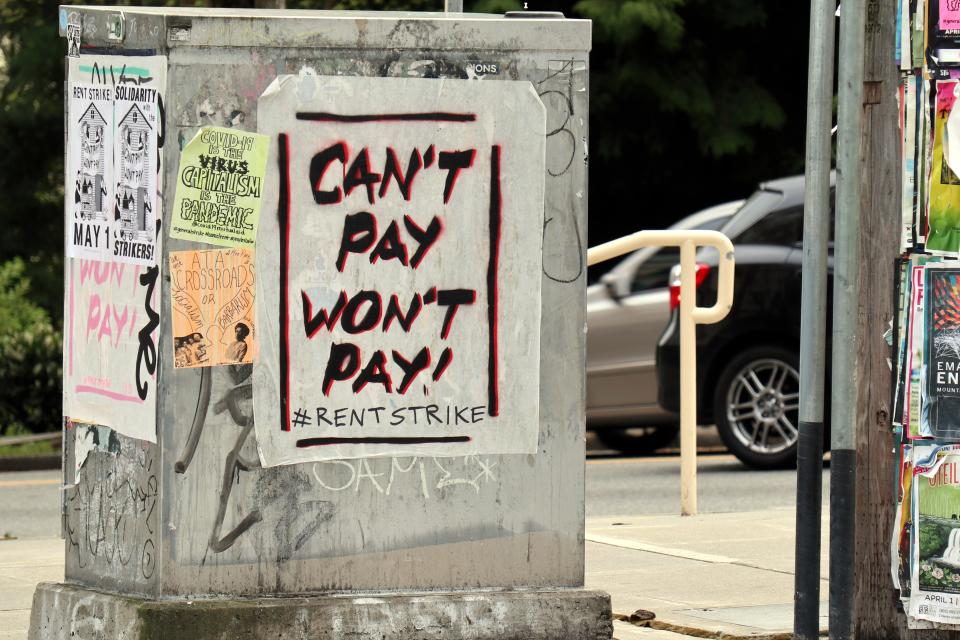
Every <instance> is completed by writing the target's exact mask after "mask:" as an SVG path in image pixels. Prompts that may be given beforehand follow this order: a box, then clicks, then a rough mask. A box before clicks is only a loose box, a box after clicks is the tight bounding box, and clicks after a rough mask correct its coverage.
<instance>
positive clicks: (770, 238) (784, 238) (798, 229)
mask: <svg viewBox="0 0 960 640" xmlns="http://www.w3.org/2000/svg"><path fill="white" fill-rule="evenodd" d="M734 240H735V241H736V242H737V243H739V244H773V245H780V246H791V245H793V244H796V243H797V242H800V241H801V240H803V207H802V206H799V207H790V208H788V209H779V210H777V211H771V212H770V213H769V214H767V215H765V216H764V217H762V218H760V219H759V220H757V221H756V222H755V223H754V224H753V225H752V226H751V227H750V228H749V229H747V230H746V231H744V232H743V233H742V234H740V236H739V237H738V238H734Z"/></svg>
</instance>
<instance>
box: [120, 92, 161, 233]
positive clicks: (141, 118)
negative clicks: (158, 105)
mask: <svg viewBox="0 0 960 640" xmlns="http://www.w3.org/2000/svg"><path fill="white" fill-rule="evenodd" d="M152 134H153V127H152V126H151V125H150V122H149V120H148V118H147V117H146V116H145V115H144V114H143V111H141V110H140V107H139V106H138V105H136V104H135V105H133V106H132V107H130V110H129V111H127V114H126V115H125V116H123V118H122V119H121V120H120V122H119V123H118V126H117V135H119V136H120V138H119V141H120V155H119V159H118V162H119V164H118V166H117V176H118V181H117V203H118V206H119V223H120V235H121V236H122V237H123V238H125V239H127V240H137V239H139V240H148V239H149V237H150V233H151V231H150V229H151V228H152V226H153V211H151V207H150V202H151V200H150V199H149V197H148V196H149V189H150V188H151V184H152V181H151V180H150V175H151V173H150V162H151V157H150V147H151V145H150V144H149V141H150V136H151V135H152Z"/></svg>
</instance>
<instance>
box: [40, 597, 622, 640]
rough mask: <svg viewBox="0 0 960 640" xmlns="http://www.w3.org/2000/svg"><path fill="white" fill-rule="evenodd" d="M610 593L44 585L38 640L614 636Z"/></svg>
mask: <svg viewBox="0 0 960 640" xmlns="http://www.w3.org/2000/svg"><path fill="white" fill-rule="evenodd" d="M612 634H613V623H612V620H611V611H610V596H609V595H607V594H606V593H603V592H601V591H586V590H578V589H569V590H550V591H548V590H538V591H483V592H459V593H457V592H453V593H424V594H370V595H364V596H360V595H343V596H310V597H282V598H249V599H237V600H220V599H204V600H144V599H139V598H131V597H127V596H119V595H114V594H109V593H104V592H101V591H95V590H93V589H87V588H84V587H80V586H77V585H67V584H54V583H41V584H39V585H38V586H37V590H36V592H35V593H34V595H33V611H32V613H31V616H30V634H29V638H30V640H60V639H63V638H70V639H71V640H88V639H90V640H92V639H94V638H96V639H100V638H116V639H117V640H158V639H160V638H177V639H187V638H196V639H198V640H204V639H206V638H231V639H233V640H257V639H260V638H275V639H277V640H293V639H306V638H310V639H311V640H334V639H337V640H348V639H350V640H352V639H357V640H359V639H361V638H364V639H366V638H370V639H374V638H376V639H378V640H379V639H381V638H391V639H396V640H423V639H426V638H429V639H430V640H486V639H488V638H489V639H490V640H493V639H494V638H495V639H497V640H574V639H576V640H582V639H587V640H608V639H609V638H610V637H611V636H612Z"/></svg>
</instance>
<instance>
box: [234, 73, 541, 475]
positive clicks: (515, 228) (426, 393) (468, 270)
mask: <svg viewBox="0 0 960 640" xmlns="http://www.w3.org/2000/svg"><path fill="white" fill-rule="evenodd" d="M257 121H258V124H259V132H260V133H264V134H267V135H269V136H270V145H271V148H270V157H269V159H268V162H267V176H266V179H265V181H264V186H265V188H264V194H265V198H264V203H263V212H262V215H261V222H260V230H259V234H258V236H257V247H258V251H257V294H256V297H257V328H258V330H259V331H260V337H259V343H260V349H261V358H260V361H258V362H256V363H255V364H254V381H253V392H254V412H255V416H256V421H255V424H256V430H257V442H258V446H259V450H260V456H261V459H262V461H263V464H264V465H265V466H274V465H279V464H291V463H296V462H302V461H307V460H331V459H339V458H365V457H375V456H407V455H410V456H421V455H422V456H452V455H468V454H499V453H534V452H536V451H537V444H538V436H539V379H540V353H539V352H540V283H541V277H542V267H543V255H542V236H543V219H544V204H543V203H544V175H545V169H544V166H545V133H546V112H545V109H544V106H543V103H542V102H541V101H540V98H539V97H538V96H537V94H536V92H535V91H534V89H533V87H532V86H531V85H530V83H529V82H510V81H503V82H496V83H481V82H469V81H459V80H444V81H442V82H440V81H435V80H425V79H407V78H358V77H349V78H348V77H318V76H311V75H304V76H283V77H281V78H279V79H278V80H276V81H275V82H274V83H273V84H272V85H271V86H270V87H269V88H268V89H267V90H266V91H265V92H264V94H263V95H262V96H261V97H260V101H259V103H258V118H257Z"/></svg>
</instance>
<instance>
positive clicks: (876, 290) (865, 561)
mask: <svg viewBox="0 0 960 640" xmlns="http://www.w3.org/2000/svg"><path fill="white" fill-rule="evenodd" d="M898 4H899V3H898V0H869V1H868V3H867V21H866V51H865V55H866V57H865V66H864V92H863V102H864V104H863V109H864V119H863V136H864V137H863V153H864V165H863V176H862V180H863V182H862V185H863V186H862V191H861V202H862V216H863V220H862V224H861V228H862V229H863V230H864V233H863V234H862V235H861V237H860V256H861V264H860V283H861V287H860V301H859V309H860V311H859V314H860V318H859V324H858V329H859V330H858V336H859V337H860V343H859V344H858V345H857V351H858V354H859V358H858V360H859V361H860V362H861V363H862V367H863V369H862V371H861V374H860V380H861V384H860V386H859V388H858V391H857V399H856V400H857V454H858V456H857V510H856V563H855V567H854V570H855V573H854V585H855V591H856V611H855V612H854V629H855V634H856V638H857V640H874V639H876V640H888V639H896V638H902V639H923V640H947V639H952V640H957V639H958V638H960V632H948V631H910V630H908V629H907V621H906V616H905V615H904V614H903V613H900V612H898V608H899V603H898V600H897V592H896V590H895V589H894V588H893V583H892V582H891V578H890V536H891V535H892V529H893V518H894V509H895V505H896V495H895V491H896V487H895V486H894V478H895V473H896V464H895V460H894V454H893V446H894V444H893V434H892V431H891V426H890V425H891V405H890V402H891V393H890V385H891V376H892V373H891V371H890V366H889V365H888V358H890V357H891V354H892V351H891V349H890V348H889V347H888V346H887V344H886V342H885V341H884V338H883V334H884V332H885V331H886V330H887V329H888V327H889V326H890V325H889V323H890V320H891V318H892V315H893V290H894V259H895V258H896V256H897V255H898V253H899V232H900V217H901V210H900V202H901V201H900V188H901V181H902V175H901V166H900V157H901V152H900V138H899V135H900V134H899V128H898V105H897V88H898V84H899V77H898V75H899V72H898V70H897V66H896V62H895V60H894V46H895V42H896V34H895V31H896V12H897V10H898Z"/></svg>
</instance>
